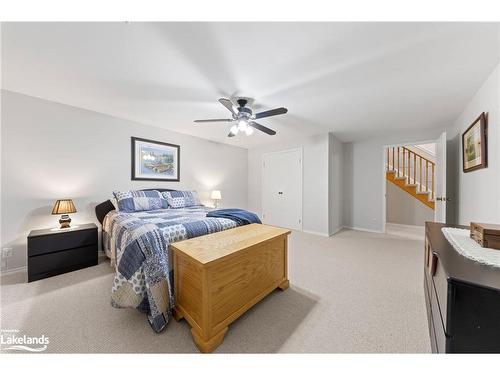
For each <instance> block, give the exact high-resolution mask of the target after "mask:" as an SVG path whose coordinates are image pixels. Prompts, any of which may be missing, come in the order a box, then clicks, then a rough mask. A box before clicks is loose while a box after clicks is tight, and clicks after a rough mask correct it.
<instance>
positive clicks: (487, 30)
mask: <svg viewBox="0 0 500 375" xmlns="http://www.w3.org/2000/svg"><path fill="white" fill-rule="evenodd" d="M499 36H500V28H499V24H498V23H7V24H6V23H4V24H2V75H3V77H2V87H3V88H5V89H7V90H12V91H16V92H21V93H24V94H28V95H32V96H37V97H41V98H45V99H49V100H53V101H57V102H60V103H65V104H69V105H73V106H77V107H82V108H86V109H90V110H94V111H98V112H102V113H106V114H110V115H114V116H117V117H121V118H126V119H131V120H134V121H138V122H141V123H144V124H150V125H155V126H159V127H164V128H168V129H171V130H175V131H179V132H182V133H187V134H192V135H196V136H199V137H203V138H207V139H211V140H216V141H221V142H226V143H229V144H234V145H238V146H241V147H247V148H252V147H256V146H259V145H262V144H264V143H269V142H273V141H285V140H287V139H290V138H296V137H300V136H305V135H313V134H319V133H325V132H327V131H333V132H335V133H337V135H338V136H339V137H340V138H341V139H342V140H344V141H352V140H358V139H363V138H365V137H370V136H373V135H374V134H381V133H382V132H388V131H392V130H405V129H418V128H432V127H436V128H437V127H440V128H442V127H444V126H447V125H449V124H450V123H451V122H452V121H453V120H454V119H455V118H457V117H458V115H459V114H460V113H461V111H462V110H463V109H464V106H465V104H466V103H467V101H468V100H469V99H470V98H471V97H472V95H473V94H474V93H475V92H476V90H477V89H478V88H479V87H480V85H481V83H482V82H483V81H484V80H485V79H486V77H487V76H488V75H489V73H490V72H491V71H492V70H493V68H494V67H495V65H496V64H497V63H498V61H499V45H500V44H499ZM227 96H248V97H252V98H255V107H256V109H258V110H266V109H270V108H274V107H280V106H285V107H287V108H288V109H289V113H288V114H286V115H283V116H277V117H274V118H268V119H262V120H260V122H261V123H262V124H263V125H266V126H268V127H271V128H273V129H275V130H276V131H277V132H278V134H277V135H276V136H274V137H271V136H268V135H265V134H261V133H260V132H255V133H254V135H252V136H250V137H247V136H244V135H243V136H242V135H238V136H237V137H234V138H227V133H228V129H229V125H228V124H223V123H221V124H203V125H194V124H193V122H192V121H193V120H194V119H204V118H221V117H222V118H224V117H229V116H228V115H229V112H228V111H227V110H226V109H225V108H224V107H223V106H222V105H221V104H219V103H218V102H217V99H218V98H219V97H227Z"/></svg>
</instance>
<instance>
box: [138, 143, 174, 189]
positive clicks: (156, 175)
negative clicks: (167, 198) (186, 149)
mask: <svg viewBox="0 0 500 375" xmlns="http://www.w3.org/2000/svg"><path fill="white" fill-rule="evenodd" d="M179 161H180V146H178V145H173V144H170V143H164V142H157V141H152V140H150V139H143V138H136V137H132V180H148V181H179V180H180V164H179Z"/></svg>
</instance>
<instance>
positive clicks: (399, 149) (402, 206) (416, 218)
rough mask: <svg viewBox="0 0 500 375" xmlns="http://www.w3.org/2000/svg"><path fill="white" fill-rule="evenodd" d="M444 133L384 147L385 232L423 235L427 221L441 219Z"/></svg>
mask: <svg viewBox="0 0 500 375" xmlns="http://www.w3.org/2000/svg"><path fill="white" fill-rule="evenodd" d="M445 156H446V134H444V133H443V135H442V136H441V137H439V138H438V139H437V140H434V141H426V142H414V143H406V144H398V145H390V146H385V147H384V198H385V199H384V215H383V217H384V225H385V232H386V233H389V234H394V235H400V236H404V237H416V236H417V237H418V238H419V239H421V238H423V237H422V236H423V232H424V225H425V222H426V221H439V222H444V221H445V217H446V205H445V203H446V199H443V195H445V194H444V191H445V187H446V181H445V178H446V177H445V176H446V157H445Z"/></svg>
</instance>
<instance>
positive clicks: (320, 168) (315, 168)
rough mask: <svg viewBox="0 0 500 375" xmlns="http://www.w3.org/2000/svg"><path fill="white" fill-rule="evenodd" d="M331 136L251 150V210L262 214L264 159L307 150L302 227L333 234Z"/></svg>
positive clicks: (304, 160)
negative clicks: (329, 144)
mask: <svg viewBox="0 0 500 375" xmlns="http://www.w3.org/2000/svg"><path fill="white" fill-rule="evenodd" d="M328 143H329V136H328V134H321V135H317V136H312V137H308V138H301V139H297V140H296V141H291V142H286V143H280V144H276V145H270V146H265V147H261V148H257V149H251V150H248V207H249V210H250V211H254V212H257V213H258V214H259V215H261V213H262V194H261V192H262V155H263V154H265V153H268V152H273V151H282V150H287V149H292V148H297V147H301V148H302V150H303V154H302V155H303V175H302V176H303V188H302V196H303V199H302V206H303V207H302V227H303V230H304V231H308V232H313V233H318V234H322V235H328V234H329V218H328V215H329V212H328V211H329V203H328V192H329V177H328V163H329V161H328V159H329V158H328Z"/></svg>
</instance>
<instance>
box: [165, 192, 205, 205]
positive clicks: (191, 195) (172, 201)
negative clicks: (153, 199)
mask: <svg viewBox="0 0 500 375" xmlns="http://www.w3.org/2000/svg"><path fill="white" fill-rule="evenodd" d="M161 194H162V195H163V197H164V198H165V199H166V200H167V202H168V205H169V207H172V208H183V207H192V206H200V205H201V203H200V200H199V199H198V193H197V192H196V191H164V192H162V193H161Z"/></svg>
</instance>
